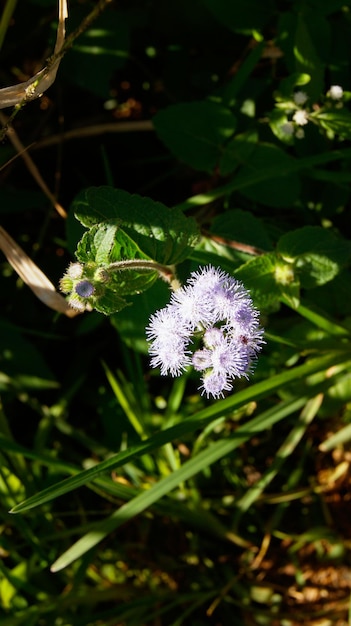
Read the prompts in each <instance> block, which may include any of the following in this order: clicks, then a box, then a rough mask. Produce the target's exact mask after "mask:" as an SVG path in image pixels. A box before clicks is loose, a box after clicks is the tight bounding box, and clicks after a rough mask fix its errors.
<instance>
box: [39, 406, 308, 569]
mask: <svg viewBox="0 0 351 626" xmlns="http://www.w3.org/2000/svg"><path fill="white" fill-rule="evenodd" d="M306 402H307V398H298V399H297V400H293V401H289V402H282V403H281V404H279V405H278V406H277V407H273V408H272V409H269V410H268V411H265V412H264V413H262V414H261V415H259V416H257V417H255V418H254V419H252V420H250V422H248V423H247V424H244V425H243V426H240V427H239V428H238V429H237V430H236V432H235V433H234V434H233V435H232V436H231V437H229V438H228V439H224V440H220V441H217V442H215V443H213V444H212V445H210V446H209V447H208V448H206V450H203V451H202V452H199V454H197V455H196V456H195V457H193V458H192V459H190V460H189V461H186V462H185V463H184V465H182V467H180V468H179V469H178V470H176V471H175V472H174V473H173V474H171V475H169V476H166V478H163V479H162V480H160V481H159V482H158V483H156V485H154V486H153V487H151V489H148V490H147V491H144V492H143V493H141V494H140V495H139V496H137V497H136V498H134V499H133V500H131V501H130V502H127V503H126V504H124V505H122V506H121V507H120V508H119V509H118V510H117V511H115V512H114V513H113V514H112V515H111V516H110V517H108V518H107V519H105V520H103V521H102V522H99V523H97V524H96V525H95V528H94V530H92V531H91V532H88V533H87V534H86V535H84V536H83V537H81V538H80V539H79V540H78V541H77V542H76V543H75V544H73V546H71V547H70V548H69V549H68V550H67V551H66V552H65V553H64V554H63V555H61V556H60V557H59V558H58V559H57V561H55V563H54V564H53V565H52V567H51V571H53V572H57V571H59V570H61V569H63V568H64V567H66V566H67V565H69V564H70V563H72V562H73V561H75V560H76V559H78V558H79V557H81V556H82V555H83V554H85V553H86V552H87V551H88V550H90V549H91V548H93V547H94V546H96V545H97V544H98V543H100V541H102V540H103V539H104V538H105V537H106V536H107V535H108V534H109V533H111V532H112V531H114V530H116V529H117V528H118V527H119V526H121V525H122V524H124V523H125V522H127V521H128V520H129V519H131V518H133V517H135V516H136V515H139V514H140V513H142V512H143V511H144V510H145V509H147V508H148V507H149V506H151V505H152V504H154V503H155V502H157V500H159V499H160V498H162V497H163V496H165V495H166V494H168V493H170V492H171V491H173V489H175V488H176V487H177V486H178V485H179V483H181V482H183V481H185V480H188V479H189V478H192V477H193V476H195V475H196V474H198V473H199V472H201V471H203V470H204V469H205V468H207V467H209V466H210V465H212V464H213V463H215V462H216V461H218V460H219V459H221V458H223V457H225V456H227V455H228V454H230V453H231V452H233V450H235V449H236V448H237V447H238V446H240V445H241V444H242V443H243V442H245V441H247V440H248V439H249V438H250V437H251V436H252V435H253V434H254V433H257V432H260V431H262V430H266V429H267V428H270V427H271V426H273V424H275V423H276V422H278V421H280V420H282V419H284V417H286V415H289V414H291V413H293V412H294V411H296V410H298V409H299V408H301V406H303V405H304V404H305V403H306Z"/></svg>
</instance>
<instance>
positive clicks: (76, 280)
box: [60, 263, 108, 313]
mask: <svg viewBox="0 0 351 626" xmlns="http://www.w3.org/2000/svg"><path fill="white" fill-rule="evenodd" d="M107 279H108V276H107V274H106V272H105V270H103V269H101V268H98V267H97V266H96V265H95V264H88V263H87V264H85V265H82V264H81V263H71V264H70V265H69V267H68V269H67V271H66V273H65V274H64V275H63V277H62V278H61V280H60V289H61V291H62V292H63V293H66V294H68V303H69V305H70V306H71V307H72V308H73V309H76V311H80V312H81V313H83V312H84V311H92V310H93V308H94V306H95V305H96V298H97V297H99V296H101V295H103V293H104V291H105V288H104V283H105V282H106V280H107Z"/></svg>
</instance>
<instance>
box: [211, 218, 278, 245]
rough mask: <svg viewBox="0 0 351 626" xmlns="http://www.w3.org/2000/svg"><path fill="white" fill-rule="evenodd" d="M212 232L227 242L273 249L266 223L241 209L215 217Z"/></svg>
mask: <svg viewBox="0 0 351 626" xmlns="http://www.w3.org/2000/svg"><path fill="white" fill-rule="evenodd" d="M210 231H211V233H213V234H215V235H218V236H220V237H223V238H224V239H227V240H234V241H240V243H244V244H247V245H249V246H254V247H257V248H261V249H262V250H271V249H272V242H271V239H270V237H269V235H268V233H267V232H266V230H265V225H264V223H263V222H262V220H260V219H258V218H257V217H255V216H254V215H253V214H252V213H250V211H242V210H241V209H232V210H230V211H226V212H225V213H223V214H222V215H218V216H217V217H215V219H214V220H213V222H212V224H211V229H210Z"/></svg>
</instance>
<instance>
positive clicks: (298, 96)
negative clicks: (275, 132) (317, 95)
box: [278, 85, 344, 142]
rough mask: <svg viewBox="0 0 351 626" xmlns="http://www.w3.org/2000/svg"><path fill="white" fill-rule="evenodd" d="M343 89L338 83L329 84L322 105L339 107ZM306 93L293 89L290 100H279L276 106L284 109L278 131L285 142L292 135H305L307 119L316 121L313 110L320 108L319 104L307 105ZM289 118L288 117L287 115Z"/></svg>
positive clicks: (341, 103)
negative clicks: (284, 112)
mask: <svg viewBox="0 0 351 626" xmlns="http://www.w3.org/2000/svg"><path fill="white" fill-rule="evenodd" d="M343 97H344V90H343V88H342V87H341V86H340V85H331V87H330V88H329V90H328V91H327V93H326V96H325V97H324V107H325V108H327V109H330V108H341V107H342V106H343ZM308 100H309V98H308V95H307V94H306V93H305V92H304V91H300V90H299V91H295V92H294V93H293V95H292V100H291V101H287V102H280V103H279V104H278V107H279V108H280V109H282V110H283V109H285V111H286V116H285V120H286V121H284V123H283V124H281V126H280V129H279V132H280V134H281V135H282V136H281V137H280V138H283V139H284V140H285V141H287V142H291V141H292V138H293V137H296V138H297V139H303V138H304V136H305V130H304V128H303V127H304V126H306V124H308V123H309V121H314V122H315V123H318V119H316V115H315V114H314V112H318V111H320V110H321V106H320V105H316V104H314V105H313V106H312V107H311V106H309V102H308ZM288 116H289V117H290V119H289V117H288Z"/></svg>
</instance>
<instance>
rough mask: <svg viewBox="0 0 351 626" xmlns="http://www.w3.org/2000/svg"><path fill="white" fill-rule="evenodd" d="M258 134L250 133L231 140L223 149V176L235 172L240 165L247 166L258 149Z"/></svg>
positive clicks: (221, 160) (220, 163)
mask: <svg viewBox="0 0 351 626" xmlns="http://www.w3.org/2000/svg"><path fill="white" fill-rule="evenodd" d="M257 142H258V133H257V132H256V131H252V130H250V131H248V132H246V133H241V134H240V135H236V136H235V137H233V138H232V139H230V140H229V141H228V142H227V143H226V145H225V146H224V148H223V154H222V156H221V159H220V162H219V169H220V172H221V174H222V176H227V175H228V174H231V173H232V172H234V170H236V169H237V167H239V166H240V165H246V164H247V163H248V162H249V160H250V158H251V155H252V154H253V152H254V150H255V149H256V147H257Z"/></svg>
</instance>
